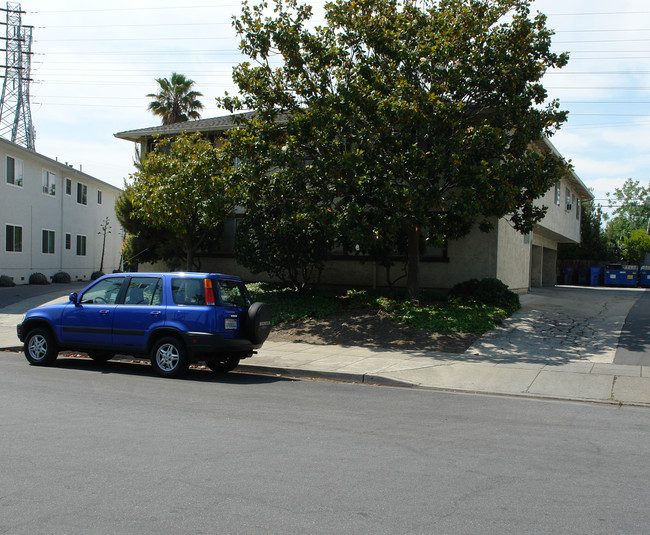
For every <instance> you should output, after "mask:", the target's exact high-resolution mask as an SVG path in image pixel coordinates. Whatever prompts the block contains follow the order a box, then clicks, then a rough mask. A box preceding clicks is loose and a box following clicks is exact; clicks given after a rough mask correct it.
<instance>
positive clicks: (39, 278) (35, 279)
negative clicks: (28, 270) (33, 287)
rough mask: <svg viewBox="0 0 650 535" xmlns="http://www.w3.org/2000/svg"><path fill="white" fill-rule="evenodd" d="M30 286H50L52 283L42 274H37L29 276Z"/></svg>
mask: <svg viewBox="0 0 650 535" xmlns="http://www.w3.org/2000/svg"><path fill="white" fill-rule="evenodd" d="M29 284H50V281H48V280H47V277H46V276H45V275H43V274H42V273H38V272H36V273H32V274H31V275H30V276H29Z"/></svg>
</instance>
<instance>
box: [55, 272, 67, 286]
mask: <svg viewBox="0 0 650 535" xmlns="http://www.w3.org/2000/svg"><path fill="white" fill-rule="evenodd" d="M71 280H72V278H71V277H70V274H69V273H66V272H65V271H59V272H58V273H55V274H54V275H53V276H52V282H56V283H58V284H65V283H68V282H70V281H71Z"/></svg>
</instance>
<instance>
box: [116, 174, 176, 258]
mask: <svg viewBox="0 0 650 535" xmlns="http://www.w3.org/2000/svg"><path fill="white" fill-rule="evenodd" d="M132 197H133V185H130V184H129V185H126V186H125V187H124V191H123V192H122V193H121V194H120V196H119V197H118V198H117V200H116V202H115V215H116V216H117V219H118V221H119V222H120V225H121V226H122V228H123V229H124V231H125V232H126V235H125V238H124V242H123V244H122V257H123V258H124V264H125V266H127V267H130V266H133V265H135V264H136V263H139V262H158V261H160V260H162V261H164V262H165V263H166V264H167V265H168V266H169V268H170V269H174V268H177V267H178V266H179V265H185V255H184V254H183V243H182V240H181V239H179V238H178V237H176V235H175V234H172V233H168V232H160V229H158V228H157V227H155V226H153V225H152V224H149V223H146V222H145V221H143V220H142V219H141V218H139V217H137V214H136V213H135V208H134V207H133V200H132Z"/></svg>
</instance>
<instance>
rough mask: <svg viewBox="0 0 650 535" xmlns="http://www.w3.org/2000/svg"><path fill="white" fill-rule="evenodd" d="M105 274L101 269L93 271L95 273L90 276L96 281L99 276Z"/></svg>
mask: <svg viewBox="0 0 650 535" xmlns="http://www.w3.org/2000/svg"><path fill="white" fill-rule="evenodd" d="M104 275H105V274H104V273H102V272H101V271H93V274H92V275H91V276H90V280H91V281H94V280H97V279H98V278H99V277H103V276H104Z"/></svg>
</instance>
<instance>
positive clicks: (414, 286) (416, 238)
mask: <svg viewBox="0 0 650 535" xmlns="http://www.w3.org/2000/svg"><path fill="white" fill-rule="evenodd" d="M406 233H407V244H408V256H407V263H406V265H407V278H406V297H407V298H408V299H417V298H418V297H419V295H420V229H419V228H418V227H417V225H416V224H415V223H412V224H410V225H408V227H407V229H406Z"/></svg>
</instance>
